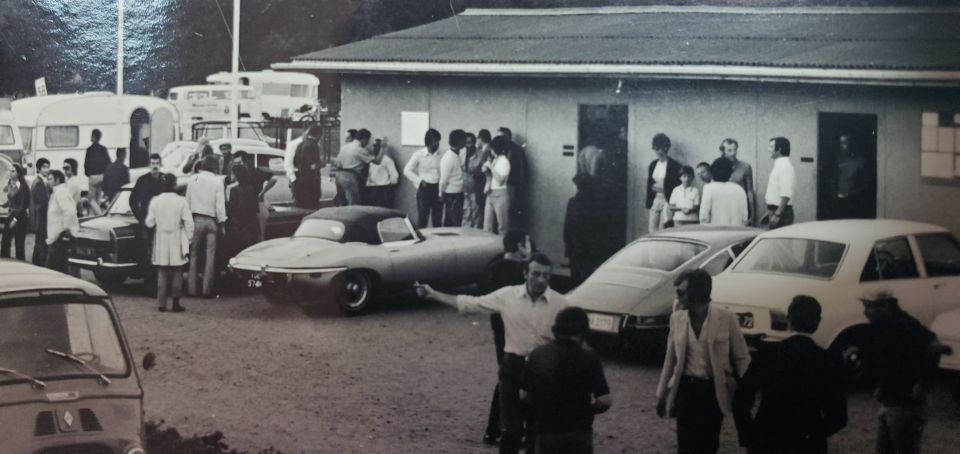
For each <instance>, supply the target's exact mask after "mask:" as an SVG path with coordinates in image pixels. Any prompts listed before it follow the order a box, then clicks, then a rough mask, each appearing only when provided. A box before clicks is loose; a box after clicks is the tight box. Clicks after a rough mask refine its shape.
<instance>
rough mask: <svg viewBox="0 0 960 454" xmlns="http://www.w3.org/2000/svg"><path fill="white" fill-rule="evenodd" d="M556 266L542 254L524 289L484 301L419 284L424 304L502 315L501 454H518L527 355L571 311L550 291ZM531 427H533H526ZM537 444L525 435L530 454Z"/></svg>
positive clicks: (526, 273) (531, 265) (530, 264)
mask: <svg viewBox="0 0 960 454" xmlns="http://www.w3.org/2000/svg"><path fill="white" fill-rule="evenodd" d="M552 269H553V263H552V262H551V261H550V258H549V257H547V256H546V255H543V254H539V253H537V254H533V255H532V256H531V258H530V260H529V261H527V263H526V266H525V267H524V270H523V277H524V280H525V282H524V284H522V285H514V286H509V287H503V288H501V289H500V290H497V291H495V292H493V293H489V294H486V295H483V296H468V295H450V294H446V293H442V292H438V291H436V290H434V289H432V288H431V287H430V286H429V285H421V284H419V283H418V284H417V286H416V287H417V294H418V295H420V296H421V297H423V298H428V299H432V300H434V301H439V302H441V303H443V304H446V305H449V306H453V307H456V308H457V309H458V310H459V311H460V312H461V313H484V314H494V313H499V314H500V315H501V317H502V318H503V326H504V334H505V337H504V348H503V350H504V355H503V362H502V363H501V364H500V374H499V378H500V414H501V417H500V421H501V424H502V425H503V426H504V429H505V430H504V433H503V438H502V439H501V440H500V453H501V454H507V453H509V454H515V453H517V452H519V450H520V442H521V439H522V438H523V430H524V417H523V414H524V412H523V409H522V407H521V403H520V381H521V378H522V376H523V367H524V364H525V362H526V358H527V355H529V354H530V353H531V352H532V351H533V350H534V349H536V348H537V347H540V346H542V345H545V344H546V343H548V342H550V341H551V340H553V331H552V330H553V323H554V320H556V318H557V314H558V313H560V311H561V310H563V309H564V308H566V307H567V301H566V299H565V298H564V297H563V295H561V294H559V293H557V292H555V291H553V290H552V289H550V285H549V284H550V275H551V271H552ZM528 425H529V424H528ZM534 443H535V440H534V436H533V433H532V432H529V433H528V434H527V452H533V450H532V449H531V448H532V447H533V446H534Z"/></svg>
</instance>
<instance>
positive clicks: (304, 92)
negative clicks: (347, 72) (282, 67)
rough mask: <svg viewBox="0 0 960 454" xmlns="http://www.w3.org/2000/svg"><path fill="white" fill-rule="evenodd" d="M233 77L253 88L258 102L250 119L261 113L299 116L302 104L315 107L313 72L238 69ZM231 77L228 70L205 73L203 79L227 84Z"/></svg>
mask: <svg viewBox="0 0 960 454" xmlns="http://www.w3.org/2000/svg"><path fill="white" fill-rule="evenodd" d="M237 77H239V79H240V84H241V85H245V86H249V87H250V88H251V89H253V93H254V97H255V98H256V99H257V102H258V103H259V113H257V114H256V115H254V114H251V115H250V118H252V119H254V120H261V119H263V115H264V114H266V115H268V116H270V117H273V118H289V119H293V120H299V119H300V117H301V116H303V115H305V114H306V112H305V111H304V110H303V107H304V106H307V108H308V109H311V110H312V109H315V108H317V102H318V101H317V97H318V94H319V90H320V79H318V78H317V76H314V75H313V74H307V73H296V72H276V71H273V70H270V69H267V70H264V71H243V72H238V73H237ZM233 81H234V79H233V74H232V73H230V72H218V73H216V74H211V75H209V76H207V82H208V83H211V84H217V85H221V84H226V85H229V84H231V83H233Z"/></svg>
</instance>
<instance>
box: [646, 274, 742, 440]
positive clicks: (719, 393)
mask: <svg viewBox="0 0 960 454" xmlns="http://www.w3.org/2000/svg"><path fill="white" fill-rule="evenodd" d="M674 285H675V286H676V288H677V310H676V311H675V312H674V313H673V315H672V316H670V333H669V334H668V335H667V354H666V357H665V358H664V361H663V370H662V372H661V373H660V382H659V384H658V385H657V415H658V416H660V417H661V418H663V417H665V416H670V417H676V418H677V452H679V453H681V454H685V453H691V454H693V453H697V454H701V453H716V452H717V450H718V449H719V447H720V428H721V427H722V424H723V417H724V415H732V413H733V412H732V399H733V391H734V389H735V387H736V381H737V379H738V377H742V376H743V375H744V374H745V373H746V372H747V367H748V366H749V365H750V352H749V351H748V350H747V342H746V341H745V340H744V338H743V334H742V333H741V332H740V323H739V321H738V320H737V317H736V315H734V314H733V313H731V312H729V311H726V310H724V309H721V308H719V307H711V306H710V291H711V289H712V288H713V281H712V278H711V277H710V274H708V273H707V272H706V271H704V270H702V269H696V270H688V271H684V272H683V273H682V274H680V276H679V277H677V279H676V280H675V281H674Z"/></svg>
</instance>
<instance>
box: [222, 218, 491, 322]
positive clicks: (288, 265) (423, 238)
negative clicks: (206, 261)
mask: <svg viewBox="0 0 960 454" xmlns="http://www.w3.org/2000/svg"><path fill="white" fill-rule="evenodd" d="M502 254H503V245H502V241H501V239H500V237H498V236H496V235H493V234H490V233H486V232H482V231H479V230H476V229H471V228H460V227H441V228H428V229H423V230H418V229H417V228H415V227H414V226H413V224H412V223H411V222H410V220H409V219H408V218H407V216H406V214H404V213H403V212H400V211H396V210H391V209H387V208H379V207H370V206H347V207H334V208H323V209H320V210H318V211H317V212H315V213H313V214H311V215H309V216H307V217H305V218H304V219H303V221H302V222H301V223H300V226H299V227H298V228H297V231H296V232H295V233H294V234H293V236H292V237H290V238H277V239H274V240H269V241H264V242H262V243H259V244H256V245H254V246H251V247H249V248H247V249H245V250H244V251H242V252H241V253H240V254H238V255H237V256H236V257H234V258H233V259H231V260H230V268H231V269H232V270H234V271H235V272H237V273H240V274H241V276H242V277H243V278H244V279H245V281H246V282H247V284H248V286H250V287H258V288H260V289H261V290H262V292H263V295H264V297H265V298H266V299H267V301H269V302H271V303H273V304H296V305H300V306H302V307H303V308H304V310H305V311H307V312H308V313H311V312H313V311H316V310H318V309H319V308H321V307H324V306H323V303H324V302H335V303H336V304H337V306H338V307H339V309H340V311H341V312H342V313H344V314H346V315H356V314H359V313H362V312H363V311H365V310H366V309H368V308H369V306H370V304H371V302H372V301H374V299H375V298H376V297H377V296H378V295H384V294H386V291H388V290H396V289H402V288H405V287H409V286H411V285H412V284H413V283H414V282H416V281H420V282H423V283H429V284H431V285H435V286H455V285H462V284H468V283H471V282H475V281H476V280H477V279H478V278H479V277H480V276H481V275H483V273H484V271H485V270H486V268H487V266H489V265H490V263H491V262H492V261H493V260H494V259H495V258H497V257H498V256H500V255H502Z"/></svg>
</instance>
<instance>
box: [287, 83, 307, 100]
mask: <svg viewBox="0 0 960 454" xmlns="http://www.w3.org/2000/svg"><path fill="white" fill-rule="evenodd" d="M290 96H293V97H296V98H308V97H310V86H309V85H291V86H290Z"/></svg>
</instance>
